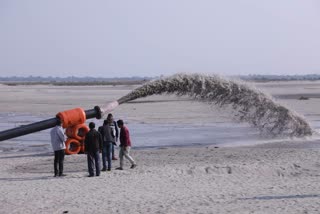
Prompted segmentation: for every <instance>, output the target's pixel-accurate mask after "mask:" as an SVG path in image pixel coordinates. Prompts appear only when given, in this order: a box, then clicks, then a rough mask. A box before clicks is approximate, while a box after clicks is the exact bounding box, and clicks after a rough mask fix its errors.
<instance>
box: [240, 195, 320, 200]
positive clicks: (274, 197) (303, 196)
mask: <svg viewBox="0 0 320 214" xmlns="http://www.w3.org/2000/svg"><path fill="white" fill-rule="evenodd" d="M300 198H320V194H309V195H279V196H278V195H277V196H268V195H267V196H257V197H252V198H240V200H281V199H300Z"/></svg>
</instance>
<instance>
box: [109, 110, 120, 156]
mask: <svg viewBox="0 0 320 214" xmlns="http://www.w3.org/2000/svg"><path fill="white" fill-rule="evenodd" d="M107 120H110V121H111V123H110V126H111V127H112V128H113V130H114V132H115V141H114V143H112V144H111V149H112V150H111V151H112V160H118V158H117V157H116V155H115V152H114V147H115V146H116V145H117V141H118V139H119V129H118V125H117V122H116V121H114V119H113V115H112V114H111V113H110V114H108V116H107Z"/></svg>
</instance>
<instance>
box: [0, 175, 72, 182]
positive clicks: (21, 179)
mask: <svg viewBox="0 0 320 214" xmlns="http://www.w3.org/2000/svg"><path fill="white" fill-rule="evenodd" d="M64 178H67V177H63V179H64ZM51 179H61V178H60V177H54V176H38V177H30V178H21V177H17V178H0V181H36V180H51Z"/></svg>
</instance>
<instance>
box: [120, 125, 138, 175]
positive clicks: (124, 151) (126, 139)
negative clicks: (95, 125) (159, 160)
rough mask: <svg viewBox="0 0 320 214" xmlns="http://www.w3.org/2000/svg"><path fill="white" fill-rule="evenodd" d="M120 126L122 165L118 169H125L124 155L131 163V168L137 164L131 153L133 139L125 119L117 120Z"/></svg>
mask: <svg viewBox="0 0 320 214" xmlns="http://www.w3.org/2000/svg"><path fill="white" fill-rule="evenodd" d="M117 124H118V127H119V128H120V146H119V147H120V152H119V158H120V167H118V168H116V169H118V170H123V157H126V158H127V159H128V160H129V161H130V163H131V167H130V168H131V169H133V168H135V167H136V166H137V164H136V163H135V161H134V160H133V158H132V157H131V156H130V155H129V152H130V148H131V140H130V134H129V130H128V128H127V127H126V126H125V125H124V122H123V120H118V121H117Z"/></svg>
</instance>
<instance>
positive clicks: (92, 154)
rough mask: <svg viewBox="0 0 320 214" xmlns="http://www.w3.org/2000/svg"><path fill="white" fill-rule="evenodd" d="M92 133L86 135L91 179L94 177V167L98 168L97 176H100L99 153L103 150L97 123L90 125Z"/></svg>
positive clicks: (86, 150)
mask: <svg viewBox="0 0 320 214" xmlns="http://www.w3.org/2000/svg"><path fill="white" fill-rule="evenodd" d="M89 128H90V131H89V132H88V133H87V134H86V137H85V140H84V143H85V152H86V153H87V159H88V171H89V177H93V176H94V167H95V168H96V176H100V155H99V152H100V150H101V148H102V136H101V134H100V133H99V132H98V131H97V130H95V123H94V122H90V123H89Z"/></svg>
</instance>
